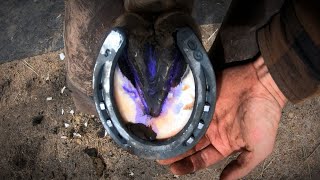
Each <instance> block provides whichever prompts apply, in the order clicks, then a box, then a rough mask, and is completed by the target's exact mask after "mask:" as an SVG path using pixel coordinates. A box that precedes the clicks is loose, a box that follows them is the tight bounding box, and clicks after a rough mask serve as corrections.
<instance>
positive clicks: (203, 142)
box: [157, 136, 210, 165]
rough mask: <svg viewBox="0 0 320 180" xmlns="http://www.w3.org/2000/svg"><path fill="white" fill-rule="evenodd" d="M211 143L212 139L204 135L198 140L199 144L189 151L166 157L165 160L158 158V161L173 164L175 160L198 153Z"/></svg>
mask: <svg viewBox="0 0 320 180" xmlns="http://www.w3.org/2000/svg"><path fill="white" fill-rule="evenodd" d="M209 144H210V141H209V140H208V139H207V138H206V137H205V136H204V137H202V138H201V139H200V141H199V142H198V144H197V145H196V146H195V147H193V148H192V149H190V150H189V151H187V152H186V153H184V154H182V155H180V156H177V157H174V158H170V159H165V160H157V162H158V163H159V164H161V165H169V164H172V163H174V162H177V161H180V160H181V159H183V158H185V157H188V156H190V155H192V154H194V153H196V152H197V151H200V150H202V149H204V148H205V147H207V146H208V145H209Z"/></svg>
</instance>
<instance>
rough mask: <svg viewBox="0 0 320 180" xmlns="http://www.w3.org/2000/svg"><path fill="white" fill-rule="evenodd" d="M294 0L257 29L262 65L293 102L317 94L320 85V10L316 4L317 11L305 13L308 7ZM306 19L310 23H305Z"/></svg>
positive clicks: (310, 2)
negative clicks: (299, 4) (265, 66)
mask: <svg viewBox="0 0 320 180" xmlns="http://www.w3.org/2000/svg"><path fill="white" fill-rule="evenodd" d="M297 2H299V1H293V2H290V1H288V2H287V3H286V4H285V5H284V7H283V8H282V9H281V12H280V13H279V14H277V15H275V16H274V17H273V18H272V19H271V20H270V22H269V23H268V24H267V25H266V26H265V27H263V28H262V29H260V30H259V31H258V43H259V48H260V51H261V54H262V56H263V58H264V61H265V64H266V65H267V67H268V69H269V72H270V74H271V76H272V78H273V79H274V81H275V83H276V84H277V86H278V87H279V89H280V90H281V92H282V93H283V94H284V95H285V96H286V97H287V98H288V99H289V100H290V101H292V102H300V101H302V100H304V99H306V98H308V97H311V96H314V95H319V84H320V83H319V82H320V78H319V77H320V61H319V57H320V36H319V30H320V23H319V22H317V21H318V19H319V18H320V17H319V16H320V13H319V12H320V9H319V7H315V8H313V9H317V8H318V9H319V11H316V10H313V11H312V12H308V11H310V10H309V9H310V8H307V7H302V6H298V5H297V4H298V3H297ZM314 2H315V1H311V0H307V1H306V2H305V3H306V4H308V3H309V4H312V3H314ZM297 7H300V9H299V8H297ZM297 9H298V10H297ZM301 14H308V16H306V15H305V16H301ZM299 15H300V16H299ZM312 17H313V18H312ZM315 17H319V18H315ZM306 22H308V23H307V24H310V26H306V25H305V24H306Z"/></svg>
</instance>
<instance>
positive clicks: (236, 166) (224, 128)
mask: <svg viewBox="0 0 320 180" xmlns="http://www.w3.org/2000/svg"><path fill="white" fill-rule="evenodd" d="M217 84H218V96H217V104H216V110H215V114H214V117H213V120H212V122H211V124H210V126H209V128H208V130H207V132H206V135H205V136H204V137H203V138H202V139H201V140H200V141H199V143H198V144H197V145H196V146H195V147H194V148H193V149H191V150H189V151H188V152H186V153H185V154H183V155H180V156H178V157H175V158H172V159H167V160H159V161H158V162H159V163H160V164H162V165H170V170H171V171H172V173H174V174H177V175H183V174H188V173H192V172H195V171H197V170H200V169H203V168H206V167H208V166H210V165H212V164H215V163H217V162H219V161H220V160H222V159H224V158H226V157H227V156H229V155H231V154H233V153H235V152H241V154H240V155H239V156H238V157H237V159H236V160H234V161H232V162H231V163H230V164H228V165H227V166H226V167H225V169H224V170H223V172H222V174H221V179H238V178H241V177H243V176H245V175H247V174H248V173H249V172H250V171H252V170H253V169H254V168H255V167H256V166H257V165H258V164H259V163H260V162H262V161H263V160H264V159H265V158H266V157H267V156H268V155H269V154H270V153H271V152H272V149H273V147H274V142H275V138H276V134H277V129H278V124H279V121H280V117H281V111H282V108H283V107H284V106H285V104H286V102H287V100H286V98H285V96H284V95H283V94H282V93H281V91H280V90H279V88H278V87H277V85H276V84H275V82H274V81H273V79H272V77H271V75H270V74H269V72H268V69H267V67H266V66H265V65H264V60H263V58H262V57H260V58H258V59H257V60H256V61H255V62H253V63H250V64H247V65H244V66H238V67H233V68H229V69H226V70H224V71H223V72H222V75H221V76H220V77H219V78H218V83H217Z"/></svg>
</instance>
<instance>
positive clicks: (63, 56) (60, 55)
mask: <svg viewBox="0 0 320 180" xmlns="http://www.w3.org/2000/svg"><path fill="white" fill-rule="evenodd" d="M59 57H60V60H61V61H63V60H64V58H65V57H66V56H65V55H64V54H63V53H60V54H59Z"/></svg>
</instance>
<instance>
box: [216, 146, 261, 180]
mask: <svg viewBox="0 0 320 180" xmlns="http://www.w3.org/2000/svg"><path fill="white" fill-rule="evenodd" d="M263 159H264V158H263ZM263 159H262V160H263ZM262 160H261V158H257V156H256V155H255V154H254V153H253V152H249V151H245V152H243V153H242V154H240V155H239V156H238V158H237V159H236V160H234V161H232V162H230V163H229V164H228V165H227V166H226V167H225V168H224V170H223V171H222V174H221V177H220V178H221V179H223V180H228V179H231V180H233V179H240V178H242V177H244V176H246V175H247V174H249V172H250V171H252V170H253V169H254V168H255V167H256V166H257V165H258V164H259V163H260V162H261V161H262Z"/></svg>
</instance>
